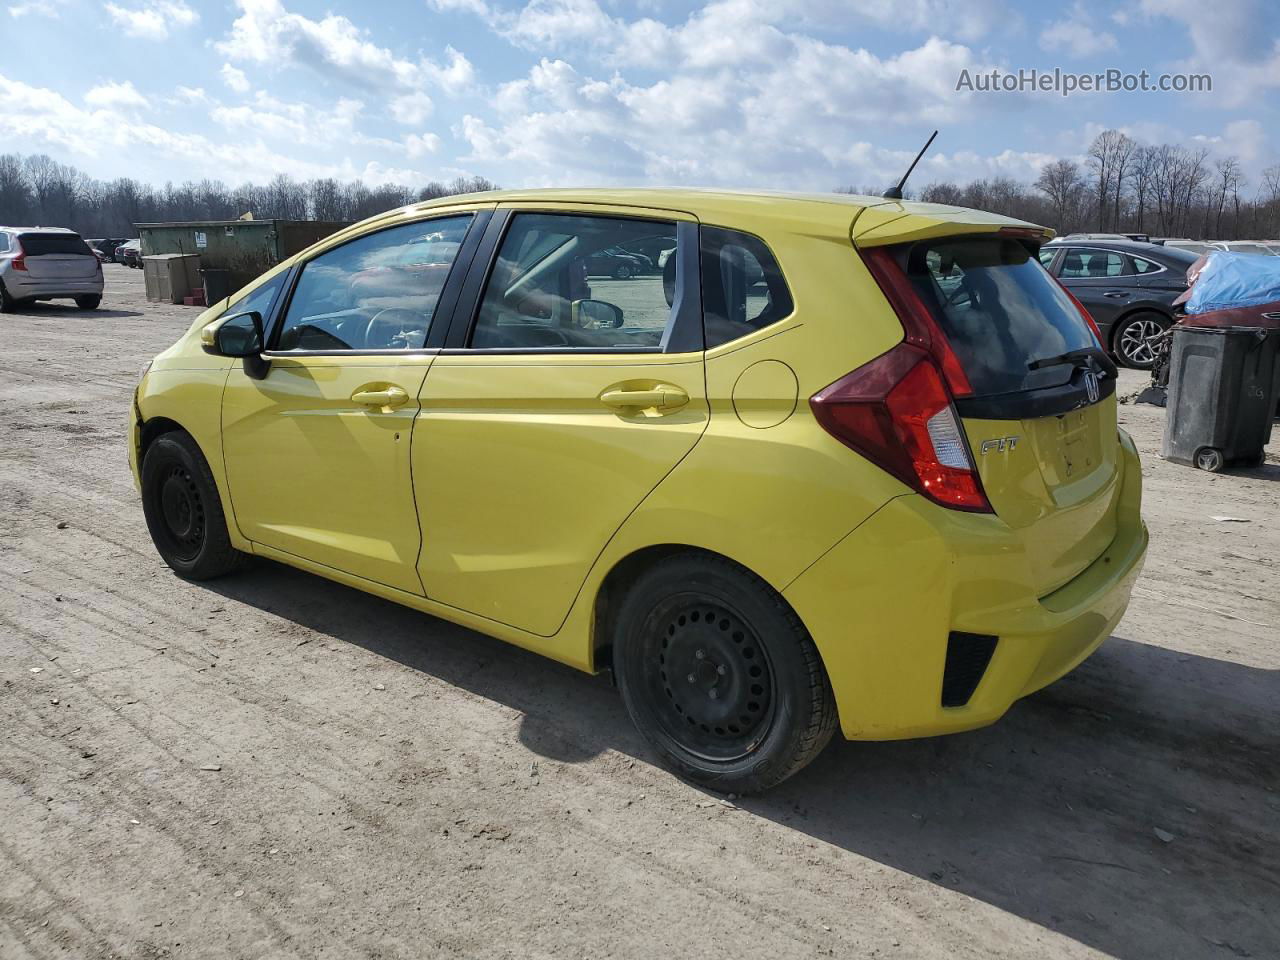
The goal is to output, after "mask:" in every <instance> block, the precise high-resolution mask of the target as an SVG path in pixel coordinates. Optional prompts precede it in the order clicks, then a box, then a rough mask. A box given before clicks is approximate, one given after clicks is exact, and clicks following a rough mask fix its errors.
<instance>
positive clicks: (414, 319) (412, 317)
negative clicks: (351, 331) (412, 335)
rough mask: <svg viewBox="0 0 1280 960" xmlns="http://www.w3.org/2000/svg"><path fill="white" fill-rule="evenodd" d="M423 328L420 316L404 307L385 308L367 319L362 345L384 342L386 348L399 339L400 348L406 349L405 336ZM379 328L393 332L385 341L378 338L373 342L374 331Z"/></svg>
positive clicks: (407, 344)
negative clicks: (400, 342) (400, 341)
mask: <svg viewBox="0 0 1280 960" xmlns="http://www.w3.org/2000/svg"><path fill="white" fill-rule="evenodd" d="M424 326H425V324H424V323H423V317H422V314H420V313H416V312H415V311H413V310H409V309H407V308H405V307H386V308H385V309H383V310H379V311H378V312H377V313H375V314H374V315H373V316H372V317H370V318H369V323H368V324H367V325H366V326H365V328H364V343H365V346H366V347H368V346H369V345H370V344H373V343H375V342H376V343H383V342H385V343H386V345H387V346H388V347H391V346H392V344H393V342H394V341H395V340H396V338H399V339H400V340H402V341H403V342H402V344H401V346H402V347H404V348H408V346H409V340H408V337H407V334H408V333H409V332H410V331H416V330H421V329H422V328H423V327H424ZM379 328H384V329H390V330H394V331H395V332H394V333H391V334H390V335H389V336H387V337H386V338H385V340H384V339H382V338H380V339H379V340H377V341H375V340H374V331H375V330H378V329H379ZM375 349H376V348H375Z"/></svg>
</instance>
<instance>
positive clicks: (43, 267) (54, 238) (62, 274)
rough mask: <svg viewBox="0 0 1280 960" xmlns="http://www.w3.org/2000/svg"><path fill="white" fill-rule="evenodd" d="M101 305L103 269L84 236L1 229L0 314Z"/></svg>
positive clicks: (41, 229)
mask: <svg viewBox="0 0 1280 960" xmlns="http://www.w3.org/2000/svg"><path fill="white" fill-rule="evenodd" d="M63 298H65V299H70V300H74V301H75V302H76V306H77V307H79V308H80V309H81V310H95V309H97V307H98V304H100V303H102V264H101V263H99V262H98V258H97V257H96V256H95V255H94V253H93V251H92V250H90V249H89V245H88V244H87V243H85V242H84V240H82V239H81V238H80V234H78V233H75V232H74V231H71V230H66V229H64V228H62V227H0V312H4V313H9V312H10V311H12V310H14V309H15V308H16V307H17V305H18V304H20V303H22V302H23V301H31V300H55V299H63Z"/></svg>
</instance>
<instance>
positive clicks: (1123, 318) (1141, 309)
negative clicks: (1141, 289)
mask: <svg viewBox="0 0 1280 960" xmlns="http://www.w3.org/2000/svg"><path fill="white" fill-rule="evenodd" d="M1140 313H1154V314H1158V315H1159V316H1160V317H1161V318H1162V319H1163V320H1164V321H1165V322H1166V323H1169V324H1172V323H1173V312H1172V311H1171V310H1170V309H1169V308H1168V307H1166V306H1165V305H1164V304H1162V303H1156V302H1146V303H1139V304H1135V305H1134V306H1132V307H1130V308H1129V309H1128V310H1126V311H1125V312H1124V313H1122V314H1120V315H1119V316H1117V317H1116V318H1115V319H1114V320H1112V321H1111V329H1110V330H1108V331H1107V340H1108V341H1109V343H1108V347H1109V348H1110V349H1111V352H1112V353H1115V349H1116V335H1117V334H1119V332H1120V328H1121V327H1123V326H1124V325H1125V323H1127V322H1128V321H1129V320H1132V319H1133V318H1134V317H1136V316H1137V315H1138V314H1140Z"/></svg>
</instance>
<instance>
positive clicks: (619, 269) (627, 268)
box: [613, 263, 632, 280]
mask: <svg viewBox="0 0 1280 960" xmlns="http://www.w3.org/2000/svg"><path fill="white" fill-rule="evenodd" d="M631 273H632V270H631V265H630V264H628V263H620V264H618V265H617V266H616V267H614V270H613V278H614V279H615V280H627V279H630V277H631Z"/></svg>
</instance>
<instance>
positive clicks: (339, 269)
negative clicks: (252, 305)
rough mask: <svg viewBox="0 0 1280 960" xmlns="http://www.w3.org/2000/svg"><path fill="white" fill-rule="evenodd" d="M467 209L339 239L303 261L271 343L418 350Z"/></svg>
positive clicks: (290, 347)
mask: <svg viewBox="0 0 1280 960" xmlns="http://www.w3.org/2000/svg"><path fill="white" fill-rule="evenodd" d="M470 224H471V216H470V214H467V215H464V216H460V217H446V218H444V219H439V220H422V221H419V222H417V223H408V224H405V225H403V226H399V227H392V228H391V229H389V230H381V231H379V232H378V233H372V234H369V235H368V236H364V237H360V238H358V239H356V240H352V241H351V242H350V243H344V244H343V245H342V246H340V247H336V248H334V249H333V250H329V251H327V252H326V253H322V254H321V255H320V256H318V257H316V258H315V259H314V260H311V261H310V262H308V263H307V264H306V266H305V267H303V270H302V276H301V277H299V278H298V285H297V287H296V288H295V289H294V291H293V298H292V299H291V300H290V301H289V308H288V311H287V313H286V314H285V318H284V323H283V325H282V326H281V328H280V335H279V337H278V338H277V341H276V346H275V349H276V350H278V351H290V350H420V349H421V348H422V347H423V345H424V344H425V343H426V342H427V329H428V328H429V327H430V326H431V319H432V317H433V316H434V315H435V309H436V301H437V300H438V299H439V297H440V291H441V290H442V289H443V288H444V283H445V280H446V279H447V278H448V276H449V268H450V267H451V266H452V265H453V261H454V258H455V257H456V256H457V254H458V248H459V247H460V246H461V245H462V240H463V237H465V236H466V233H467V227H468V226H470Z"/></svg>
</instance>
